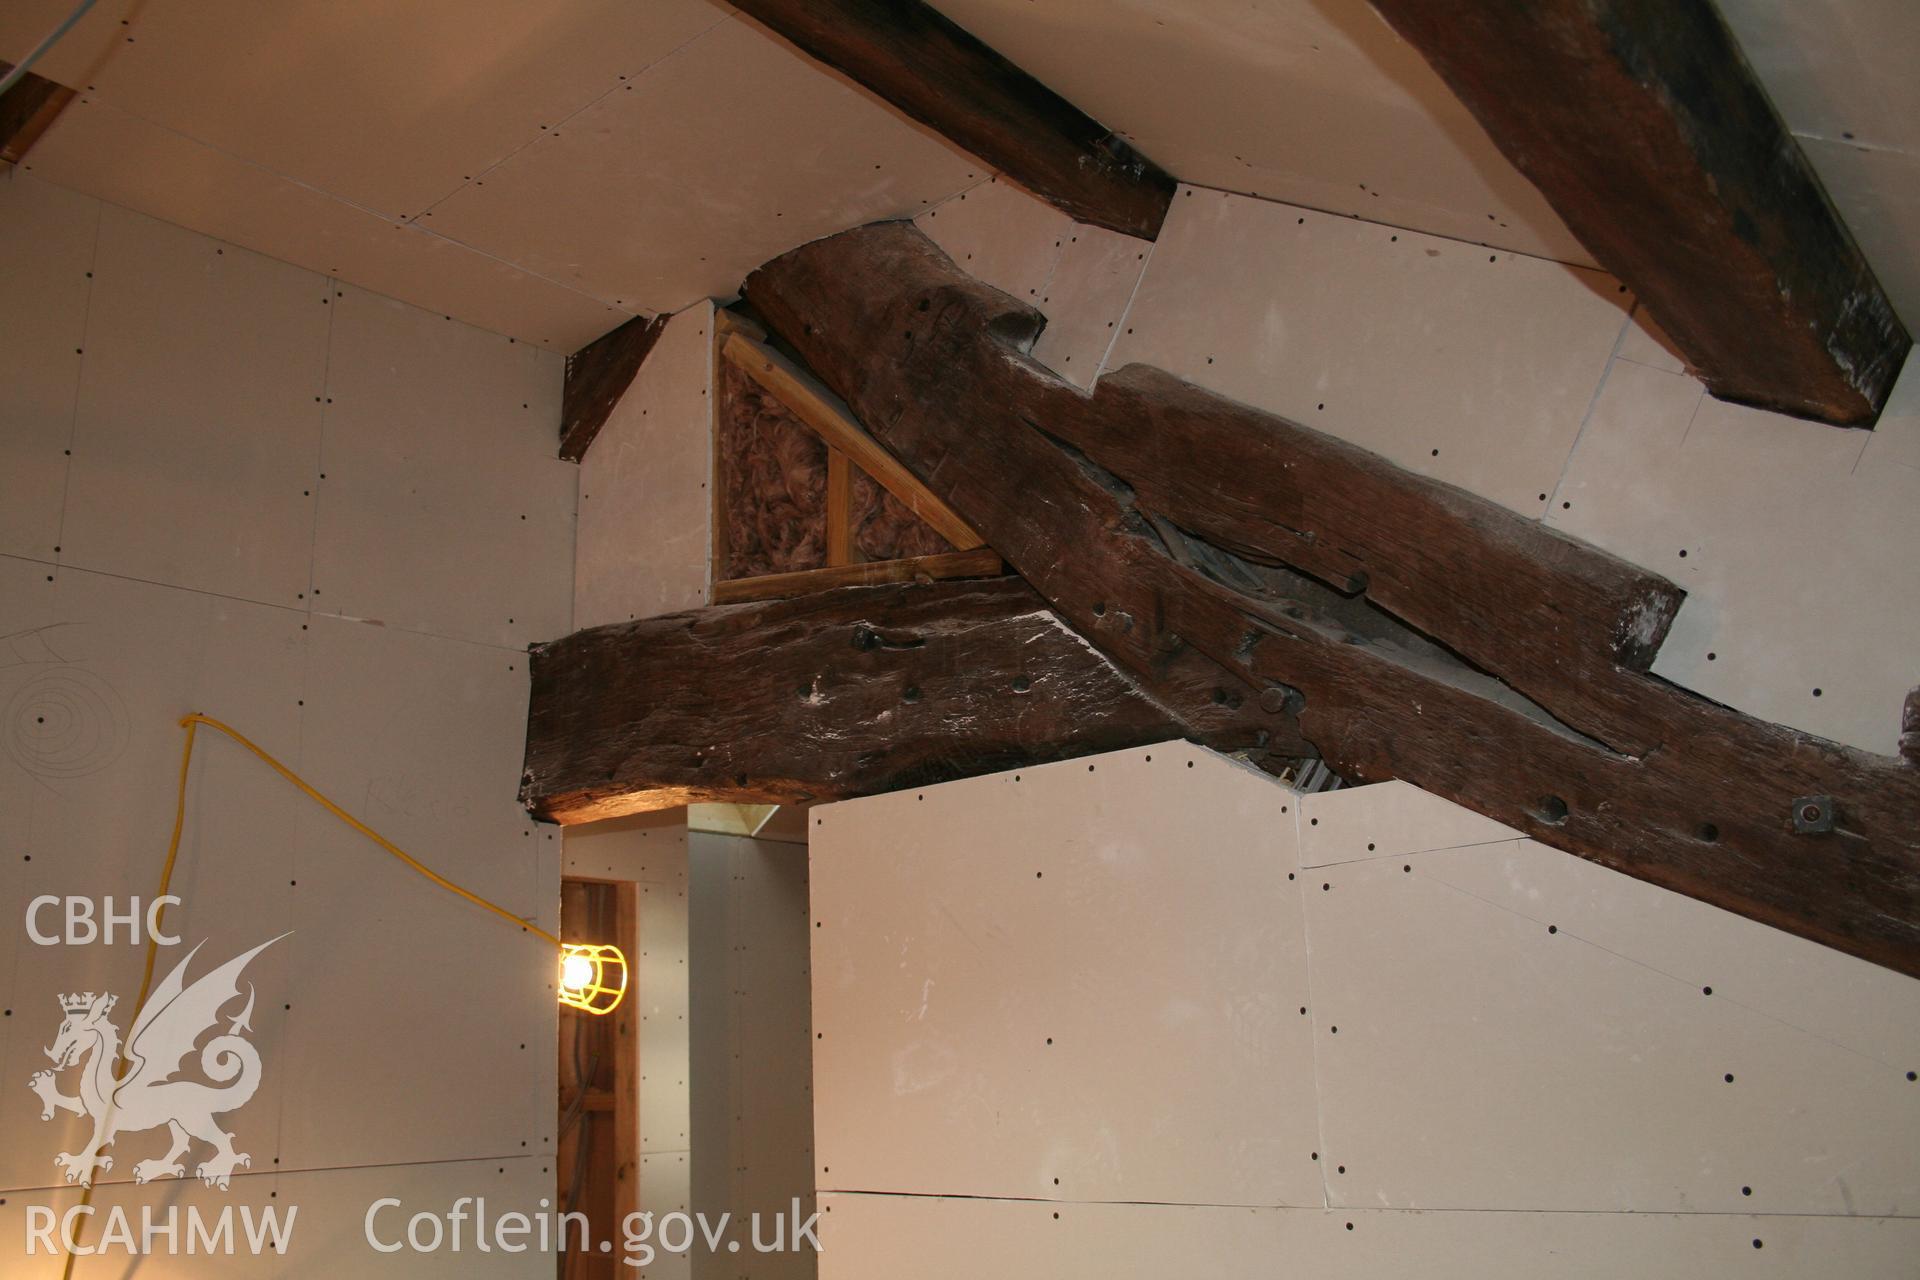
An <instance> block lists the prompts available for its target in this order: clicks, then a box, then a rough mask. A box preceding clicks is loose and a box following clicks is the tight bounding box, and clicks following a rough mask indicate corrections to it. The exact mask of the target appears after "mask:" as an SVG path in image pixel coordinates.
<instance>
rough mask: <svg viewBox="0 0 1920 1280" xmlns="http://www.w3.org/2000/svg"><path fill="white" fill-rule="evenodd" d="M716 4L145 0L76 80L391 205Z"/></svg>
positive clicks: (549, 119) (391, 208) (501, 146)
mask: <svg viewBox="0 0 1920 1280" xmlns="http://www.w3.org/2000/svg"><path fill="white" fill-rule="evenodd" d="M725 16H726V10H725V9H724V8H722V7H720V6H716V5H711V4H708V3H705V0H650V2H649V3H647V4H644V5H634V4H622V3H619V2H618V0H589V2H588V3H585V4H572V5H566V6H561V7H557V8H554V7H547V6H534V7H528V6H526V5H521V4H515V3H513V0H480V2H479V3H471V2H467V3H463V2H462V0H435V2H433V3H428V4H422V5H415V6H410V7H408V8H407V9H405V10H402V11H398V12H388V11H386V10H384V9H381V8H360V7H357V6H342V5H338V4H331V3H328V2H327V0H293V2H292V3H283V4H280V5H276V6H274V7H272V8H270V9H269V8H262V7H261V6H259V5H256V4H250V3H248V2H247V0H200V2H199V3H195V4H188V5H180V4H151V5H144V6H141V7H140V8H139V9H138V11H137V12H136V13H134V15H133V18H134V21H133V23H132V25H131V26H130V27H129V28H128V29H127V30H128V34H130V35H131V36H132V37H134V38H133V39H132V40H130V41H127V42H124V43H123V44H121V45H120V46H119V47H118V48H116V49H115V50H114V52H113V56H112V57H111V58H109V59H107V60H106V61H105V63H104V65H102V66H101V67H100V68H99V69H98V70H97V71H95V72H94V73H93V74H92V76H91V78H90V79H89V80H88V81H87V82H86V85H85V86H84V87H90V88H93V89H94V90H96V91H97V92H98V94H99V96H100V97H101V98H102V99H104V100H105V101H107V102H110V103H112V104H113V105H115V106H116V107H119V108H121V109H123V110H126V111H128V112H130V113H132V114H134V115H136V116H139V117H141V118H143V119H146V120H151V121H153V122H154V123H155V124H157V125H159V126H161V127H163V128H166V129H170V130H173V131H176V132H179V133H183V134H186V135H187V136H189V137H192V138H195V139H198V140H199V141H201V142H204V143H206V144H207V145H208V146H211V147H213V148H215V149H216V150H219V151H223V152H227V153H229V154H232V155H235V156H238V157H240V158H242V159H244V160H247V161H249V162H251V163H254V164H258V165H263V166H266V167H268V168H271V169H273V170H275V171H277V172H280V173H285V174H292V175H296V176H297V177H298V178H299V179H300V181H302V182H303V183H306V184H308V185H311V186H314V187H317V188H319V189H321V190H324V191H329V192H333V193H334V194H335V195H337V196H339V197H340V198H341V199H343V200H346V201H349V202H351V203H354V204H359V205H364V206H366V207H367V208H370V209H375V210H378V211H379V212H381V213H383V214H386V215H388V216H392V217H399V218H405V217H408V216H410V215H417V214H419V213H420V212H421V211H423V210H425V209H426V208H428V207H429V205H431V204H432V202H433V201H435V200H438V199H440V198H441V197H443V196H445V195H446V194H447V193H448V192H450V191H452V190H454V189H455V188H457V187H459V186H460V185H461V184H462V183H463V182H464V181H466V180H467V179H468V178H470V177H471V176H473V175H476V174H480V173H483V172H484V171H485V170H486V169H487V168H488V167H490V166H491V165H493V164H494V163H496V162H498V161H499V160H501V159H503V158H504V157H506V156H507V155H509V154H511V153H512V152H514V151H516V150H518V149H519V148H520V147H523V146H525V145H526V144H527V143H529V142H531V141H532V140H533V139H534V138H536V137H538V136H539V134H540V132H541V131H542V130H543V129H548V128H551V127H555V126H558V125H559V124H560V123H561V121H563V120H564V119H566V118H567V117H568V116H570V115H572V114H573V113H574V112H575V111H578V110H579V109H580V108H582V107H584V106H586V105H587V104H588V103H590V102H592V101H593V100H594V99H596V98H598V97H600V96H601V95H603V94H606V93H610V92H613V91H614V90H616V89H618V87H619V86H620V84H621V83H622V81H623V80H624V79H625V78H627V77H631V76H634V75H637V74H639V73H640V72H642V71H644V70H645V69H646V68H647V67H648V66H650V65H651V64H652V63H654V62H656V61H657V60H659V59H660V58H662V57H664V56H666V55H667V54H669V53H671V52H672V51H673V50H674V49H676V48H678V47H679V46H680V45H682V44H684V43H686V42H687V41H688V40H691V39H692V38H694V37H695V36H697V35H698V34H700V32H702V31H704V30H706V29H707V28H708V27H710V26H712V25H713V24H714V23H716V22H719V21H722V20H723V19H724V18H725ZM236 101H245V102H246V104H247V109H246V110H244V111H236V110H234V109H233V106H234V103H235V102H236ZM370 139H378V140H379V142H380V145H373V146H370V145H368V142H369V140H370Z"/></svg>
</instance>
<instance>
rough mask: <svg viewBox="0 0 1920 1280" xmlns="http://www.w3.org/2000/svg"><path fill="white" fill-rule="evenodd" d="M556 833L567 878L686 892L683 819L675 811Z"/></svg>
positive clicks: (661, 811) (659, 811) (661, 810)
mask: <svg viewBox="0 0 1920 1280" xmlns="http://www.w3.org/2000/svg"><path fill="white" fill-rule="evenodd" d="M561 832H562V835H563V842H562V843H563V846H564V854H565V857H566V864H565V871H566V874H567V875H569V876H579V877H582V878H584V879H587V880H632V881H634V882H636V883H639V884H648V885H662V886H665V887H667V888H685V887H686V882H687V871H686V868H685V862H686V857H687V852H686V850H687V815H686V813H685V812H684V811H682V810H680V809H658V810H655V811H653V812H651V813H636V814H632V815H630V816H628V817H625V818H613V819H611V820H609V821H606V822H589V823H585V824H583V825H580V826H575V827H563V828H561ZM656 845H658V846H662V847H660V848H658V849H656V847H655V846H656Z"/></svg>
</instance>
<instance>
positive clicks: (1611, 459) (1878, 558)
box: [1548, 361, 1920, 754]
mask: <svg viewBox="0 0 1920 1280" xmlns="http://www.w3.org/2000/svg"><path fill="white" fill-rule="evenodd" d="M1916 394H1920V363H1914V362H1909V365H1908V367H1907V370H1906V372H1905V373H1904V374H1903V376H1902V377H1901V379H1900V381H1899V382H1898V383H1896V384H1895V387H1894V392H1893V397H1892V403H1893V405H1894V406H1895V408H1894V411H1893V412H1892V413H1890V414H1889V417H1890V418H1891V419H1896V420H1897V421H1892V422H1890V424H1889V430H1890V431H1891V430H1907V429H1911V424H1908V423H1906V422H1905V419H1906V416H1907V414H1908V413H1909V412H1911V411H1910V410H1908V409H1906V408H1904V407H1903V406H1905V405H1907V404H1909V403H1911V402H1912V401H1911V398H1912V397H1913V396H1914V395H1916ZM1877 435H1878V432H1873V433H1869V432H1864V431H1835V430H1833V429H1832V428H1829V427H1822V426H1819V425H1818V424H1813V423H1806V422H1800V421H1797V420H1795V419H1792V418H1786V417H1782V416H1780V415H1777V414H1770V413H1766V412H1763V411H1761V410H1757V409H1747V408H1742V407H1740V406H1738V405H1730V404H1725V403H1723V402H1721V401H1718V400H1714V399H1712V398H1711V397H1709V396H1707V395H1706V394H1705V392H1704V391H1703V390H1702V389H1701V387H1700V384H1699V383H1697V382H1695V381H1694V380H1693V379H1692V378H1689V377H1687V376H1685V375H1684V374H1677V373H1666V372H1662V371H1661V370H1658V369H1653V368H1649V367H1647V366H1644V365H1638V364H1632V363H1629V362H1627V361H1617V362H1615V363H1614V365H1613V367H1612V369H1611V370H1610V371H1609V373H1608V375H1607V379H1606V383H1605V385H1604V386H1603V387H1602V389H1601V392H1600V395H1599V397H1598V399H1597V400H1596V401H1595V403H1594V407H1593V413H1592V415H1591V416H1590V418H1589V419H1588V422H1587V426H1586V429H1585V431H1584V432H1582V434H1581V436H1580V443H1579V447H1578V448H1577V449H1576V450H1575V451H1574V454H1573V457H1572V459H1571V460H1570V461H1569V462H1568V464H1567V473H1566V478H1565V480H1564V482H1563V483H1562V484H1561V486H1560V488H1559V489H1558V490H1557V491H1556V493H1555V495H1554V501H1553V503H1552V504H1551V508H1550V510H1549V513H1548V518H1549V523H1551V524H1552V525H1554V526H1555V527H1556V528H1559V529H1561V530H1563V531H1565V532H1567V533H1570V534H1572V535H1574V536H1575V537H1579V538H1584V539H1586V540H1587V541H1589V542H1592V543H1595V544H1597V545H1599V546H1601V547H1604V548H1605V549H1606V550H1608V551H1611V552H1613V553H1614V554H1616V555H1619V556H1623V557H1625V558H1626V559H1628V560H1631V561H1633V562H1634V563H1636V564H1640V565H1644V566H1646V567H1648V568H1651V569H1653V570H1654V571H1656V572H1658V573H1661V574H1664V575H1666V576H1667V577H1669V578H1671V579H1672V580H1673V581H1674V582H1676V583H1678V584H1679V585H1680V586H1682V587H1684V588H1686V591H1687V599H1686V602H1685V603H1684V604H1683V605H1682V606H1681V608H1680V612H1679V614H1678V615H1677V616H1676V617H1675V619H1674V624H1673V629H1672V631H1671V632H1670V633H1669V635H1668V637H1667V640H1666V643H1665V644H1664V645H1663V646H1662V647H1661V650H1660V654H1659V656H1658V658H1657V659H1656V660H1655V662H1654V671H1655V673H1656V674H1658V675H1661V676H1663V677H1665V678H1666V679H1669V680H1672V681H1674V682H1675V683H1677V684H1680V685H1682V686H1684V687H1686V688H1689V689H1692V690H1694V691H1696V692H1698V693H1702V694H1705V695H1706V696H1707V697H1710V698H1713V699H1714V700H1716V701H1718V702H1723V703H1726V704H1728V705H1730V706H1733V707H1737V708H1739V709H1740V710H1742V711H1745V712H1747V713H1748V714H1750V715H1756V716H1759V717H1760V718H1761V719H1763V720H1772V721H1775V722H1778V723H1782V724H1789V725H1792V726H1794V727H1795V728H1799V729H1804V730H1806V731H1808V732H1810V733H1817V734H1820V735H1822V736H1823V737H1827V738H1832V739H1835V740H1836V741H1840V742H1845V743H1848V744H1850V745H1852V746H1856V747H1860V748H1863V749H1865V750H1868V751H1878V752H1881V753H1883V754H1892V753H1893V751H1894V750H1895V746H1896V743H1897V739H1898V735H1899V732H1900V707H1901V703H1902V701H1903V700H1904V698H1905V697H1906V693H1907V691H1908V690H1909V689H1910V688H1912V687H1913V684H1914V679H1915V672H1914V668H1913V663H1912V649H1911V646H1910V645H1903V644H1901V643H1897V642H1890V641H1889V640H1888V637H1899V636H1912V635H1914V634H1915V633H1916V630H1920V561H1916V560H1915V558H1914V556H1913V555H1912V548H1913V547H1915V546H1920V470H1916V469H1914V468H1913V467H1911V466H1901V465H1866V464H1865V452H1866V450H1868V449H1869V448H1872V447H1873V445H1874V443H1875V441H1874V437H1875V436H1877ZM1889 461H1896V460H1893V459H1890V460H1889ZM1836 547H1844V548H1846V549H1847V553H1846V554H1844V555H1837V554H1835V551H1834V549H1835V548H1836ZM1836 618H1845V619H1847V625H1845V626H1836V625H1834V619H1836Z"/></svg>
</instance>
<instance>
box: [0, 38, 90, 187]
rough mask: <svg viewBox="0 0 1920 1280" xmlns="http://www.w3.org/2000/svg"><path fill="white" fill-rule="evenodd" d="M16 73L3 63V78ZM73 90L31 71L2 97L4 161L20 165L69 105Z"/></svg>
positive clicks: (0, 127)
mask: <svg viewBox="0 0 1920 1280" xmlns="http://www.w3.org/2000/svg"><path fill="white" fill-rule="evenodd" d="M12 70H13V64H12V63H11V62H0V76H4V75H5V74H7V73H8V72H9V71H12ZM72 101H73V90H71V89H69V88H67V86H65V85H63V84H55V83H54V82H53V81H51V80H49V79H47V78H46V77H45V76H37V75H35V74H33V72H31V71H29V72H27V73H26V74H25V75H23V76H21V77H20V79H19V80H18V81H16V82H15V83H14V85H13V87H12V88H10V89H8V90H7V91H6V92H5V93H0V161H3V162H5V163H7V164H19V163H20V162H21V161H22V160H24V159H25V158H26V155H27V152H28V151H30V150H31V149H32V148H33V144H34V143H36V142H38V141H39V140H40V135H41V134H43V133H45V132H46V131H47V129H48V128H49V127H50V126H51V125H52V124H53V121H54V117H56V116H58V115H59V114H60V113H61V112H62V111H63V110H65V109H66V105H67V104H68V103H69V102H72Z"/></svg>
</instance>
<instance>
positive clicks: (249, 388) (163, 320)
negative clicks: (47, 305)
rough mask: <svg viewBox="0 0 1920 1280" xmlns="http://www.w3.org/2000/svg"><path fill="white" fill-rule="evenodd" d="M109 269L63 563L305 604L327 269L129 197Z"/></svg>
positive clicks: (108, 217)
mask: <svg viewBox="0 0 1920 1280" xmlns="http://www.w3.org/2000/svg"><path fill="white" fill-rule="evenodd" d="M93 270H94V279H93V281H92V286H93V301H92V307H91V312H90V316H89V319H88V325H87V340H86V344H87V351H86V357H85V360H84V362H83V364H82V367H81V377H80V399H79V408H78V410H77V412H76V421H75V426H74V434H73V463H72V471H71V475H70V478H69V482H68V489H67V503H66V524H65V528H64V530H63V532H62V534H61V547H62V550H61V560H62V563H65V564H73V565H78V566H79V567H81V568H85V569H93V570H97V571H100V572H103V573H117V574H125V575H127V576H130V577H135V578H141V579H145V580H146V581H149V582H164V583H167V584H169V585H171V586H177V587H188V588H192V589H194V590H198V591H210V592H216V593H218V594H221V595H227V596H238V597H240V598H242V599H247V600H259V601H265V602H268V603H272V604H284V605H293V604H296V603H297V602H299V601H300V600H301V599H302V598H303V593H304V592H305V591H306V589H307V576H308V564H309V560H310V556H311V551H312V543H313V507H312V499H311V498H310V497H308V496H306V491H307V490H309V489H310V488H311V487H312V479H313V459H314V458H315V456H316V455H317V451H318V449H319V442H320V409H321V405H320V404H319V403H318V401H319V399H320V395H321V380H322V377H323V373H324V370H325V367H326V355H327V307H326V306H324V305H322V304H323V302H324V300H325V298H326V294H327V288H326V281H325V280H323V279H321V278H320V277H319V276H317V275H314V274H313V273H311V272H308V271H302V270H300V269H298V268H296V267H291V266H288V265H287V264H286V263H284V262H275V261H273V260H271V259H269V258H265V257H262V256H260V255H258V254H254V253H247V252H244V251H241V250H227V249H224V248H223V247H222V246H220V245H219V244H217V243H216V242H214V241H213V240H210V239H208V238H206V237H205V236H200V235H195V234H193V233H191V232H188V231H183V230H181V229H180V228H178V227H171V226H168V225H166V224H165V223H162V222H157V221H155V220H154V219H152V218H148V217H143V216H141V215H140V214H136V213H129V212H127V211H126V210H124V209H113V208H110V209H107V210H105V211H104V213H103V216H102V217H101V220H100V242H99V251H98V253H97V255H96V258H95V262H94V267H93Z"/></svg>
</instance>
